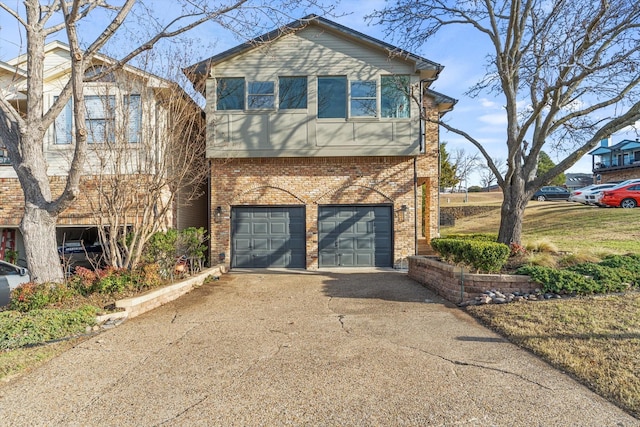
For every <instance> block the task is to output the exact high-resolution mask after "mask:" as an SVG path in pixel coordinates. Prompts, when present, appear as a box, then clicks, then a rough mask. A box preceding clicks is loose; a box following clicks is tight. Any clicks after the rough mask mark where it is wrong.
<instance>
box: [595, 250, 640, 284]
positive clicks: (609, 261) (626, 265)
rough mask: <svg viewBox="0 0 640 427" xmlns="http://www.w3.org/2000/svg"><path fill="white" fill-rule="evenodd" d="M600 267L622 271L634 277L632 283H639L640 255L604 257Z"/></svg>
mask: <svg viewBox="0 0 640 427" xmlns="http://www.w3.org/2000/svg"><path fill="white" fill-rule="evenodd" d="M599 264H600V265H602V266H604V267H611V268H617V269H624V270H626V271H628V272H629V273H631V274H633V276H634V279H633V281H634V283H639V282H640V255H637V254H627V255H609V256H606V257H605V258H604V259H603V260H602V261H601V262H599Z"/></svg>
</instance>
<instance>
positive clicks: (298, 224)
mask: <svg viewBox="0 0 640 427" xmlns="http://www.w3.org/2000/svg"><path fill="white" fill-rule="evenodd" d="M231 245H232V246H231V267H238V268H266V267H289V268H304V267H305V247H306V245H305V215H304V208H303V207H236V208H233V209H232V210H231Z"/></svg>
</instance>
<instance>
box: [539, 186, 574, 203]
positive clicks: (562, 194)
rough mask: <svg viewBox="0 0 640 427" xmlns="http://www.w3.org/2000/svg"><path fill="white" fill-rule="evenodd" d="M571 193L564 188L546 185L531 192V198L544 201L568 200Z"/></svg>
mask: <svg viewBox="0 0 640 427" xmlns="http://www.w3.org/2000/svg"><path fill="white" fill-rule="evenodd" d="M570 195H571V193H569V191H568V190H567V189H566V188H563V187H557V186H555V185H548V186H545V187H542V188H540V189H539V190H538V191H536V192H535V193H533V197H532V198H531V199H532V200H537V201H539V202H544V201H545V200H569V196H570Z"/></svg>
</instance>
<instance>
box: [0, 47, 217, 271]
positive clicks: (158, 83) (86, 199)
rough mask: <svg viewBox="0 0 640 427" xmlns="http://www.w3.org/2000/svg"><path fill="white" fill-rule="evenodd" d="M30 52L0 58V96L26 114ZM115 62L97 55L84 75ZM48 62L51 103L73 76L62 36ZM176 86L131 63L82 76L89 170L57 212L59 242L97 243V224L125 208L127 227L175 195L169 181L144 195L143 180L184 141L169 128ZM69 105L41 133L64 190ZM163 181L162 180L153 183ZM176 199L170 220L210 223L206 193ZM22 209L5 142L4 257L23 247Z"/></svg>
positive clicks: (70, 148) (0, 160) (0, 170)
mask: <svg viewBox="0 0 640 427" xmlns="http://www.w3.org/2000/svg"><path fill="white" fill-rule="evenodd" d="M26 60H27V57H26V55H22V56H19V57H17V58H14V59H12V60H10V61H7V62H0V96H3V97H4V98H5V99H6V100H8V101H9V102H10V103H11V105H12V106H13V107H14V108H15V109H16V110H17V111H18V112H20V113H21V114H24V112H25V109H26V90H27V88H26V68H25V67H26ZM111 63H112V59H111V58H109V57H106V56H104V55H96V56H95V57H94V59H93V61H92V63H91V64H90V65H89V66H87V68H86V71H85V75H86V76H87V77H90V76H94V75H96V73H98V72H100V71H101V70H103V69H104V68H103V67H105V66H107V65H109V64H111ZM43 66H44V99H43V102H44V108H45V111H46V110H47V109H48V108H49V107H50V106H51V105H52V103H53V102H54V101H55V99H56V98H57V97H58V95H59V94H60V93H61V91H62V88H63V87H64V86H65V84H66V83H67V82H68V80H69V78H70V73H71V62H70V50H69V47H68V45H66V44H64V43H61V42H58V41H54V42H51V43H48V44H47V45H46V46H45V57H44V63H43ZM176 88H177V85H175V84H174V83H172V82H169V81H167V80H164V79H161V78H159V77H157V76H155V75H153V74H150V73H148V72H145V71H143V70H140V69H138V68H135V67H131V66H125V67H124V68H122V69H121V70H119V71H115V72H112V73H109V74H106V75H104V76H103V77H101V78H100V79H99V80H98V81H95V82H86V83H85V84H84V100H85V105H86V116H85V125H86V129H87V132H88V135H87V156H86V163H85V167H84V177H83V179H82V182H81V193H80V195H79V196H78V198H77V200H76V201H75V203H74V204H73V206H71V207H70V208H69V209H67V210H66V211H65V212H63V213H62V214H61V215H60V216H59V223H58V227H57V228H58V244H59V245H62V244H63V243H64V244H69V243H70V242H72V243H77V242H78V241H82V242H83V243H84V244H85V245H90V244H93V243H95V242H96V240H97V238H98V232H97V226H101V227H106V228H109V227H112V226H115V225H116V224H112V223H111V222H109V221H110V220H111V219H112V218H113V217H114V215H119V223H118V226H120V227H127V226H129V225H131V224H133V223H136V221H139V220H140V218H141V216H142V215H149V213H148V212H149V211H152V212H158V211H160V210H161V209H162V204H163V200H169V199H170V198H169V197H168V196H167V194H168V193H167V192H168V191H171V189H170V188H167V189H166V191H167V192H165V193H163V195H162V197H160V198H159V200H151V201H150V200H145V197H147V198H148V197H149V195H150V193H149V191H148V187H145V184H150V182H151V180H150V179H149V177H151V176H154V177H155V176H156V175H157V174H161V173H165V172H166V171H167V170H168V168H167V166H166V165H161V162H162V160H161V159H163V155H164V154H166V152H167V150H170V149H171V146H170V144H176V143H177V144H182V143H184V141H180V140H179V138H178V139H176V138H174V139H171V138H172V136H171V135H170V132H171V130H172V127H174V126H177V125H175V123H174V122H175V117H172V115H174V114H176V107H175V106H176V105H178V103H177V102H173V103H172V102H171V100H172V99H175V94H176ZM181 105H182V107H184V109H186V110H188V111H187V113H186V114H194V115H195V116H196V117H200V116H201V115H202V114H203V112H202V110H201V108H200V107H198V106H197V105H196V104H195V103H194V102H193V101H191V100H190V99H188V98H187V97H185V98H184V102H182V104H181ZM71 108H72V101H71V100H70V101H69V103H68V104H66V106H65V108H64V109H63V111H62V112H61V113H60V114H59V115H58V117H57V118H56V120H55V122H54V124H53V125H52V126H51V127H50V129H48V131H47V133H46V135H45V138H44V140H43V141H42V150H43V153H44V155H45V159H46V163H47V166H48V169H47V174H48V175H49V179H50V183H51V186H52V191H53V192H54V193H56V192H57V193H58V194H59V193H60V192H61V191H62V190H63V188H64V185H65V181H66V175H67V174H68V170H69V167H70V163H71V159H72V156H73V153H74V148H75V137H74V126H73V125H74V123H73V120H74V118H73V114H72V110H71ZM183 113H184V112H183ZM201 127H202V126H201ZM0 145H1V142H0ZM164 157H166V156H164ZM165 163H166V162H165ZM157 182H160V181H159V180H155V181H154V182H153V183H151V184H150V185H155V184H156V183H157ZM167 187H169V186H168V185H167ZM205 187H206V182H205ZM186 193H187V191H185V192H184V194H186ZM164 197H166V199H164ZM107 199H109V200H107ZM177 199H179V202H173V203H172V204H171V206H169V211H170V212H169V215H167V216H166V217H165V222H166V224H165V226H166V227H178V228H185V227H188V226H203V227H206V226H207V222H208V220H207V218H208V214H207V199H208V197H206V196H203V197H201V198H200V199H199V200H197V199H196V200H191V201H190V202H189V203H188V204H189V205H190V206H185V205H186V204H187V203H186V201H185V200H182V199H184V197H182V198H181V195H178V198H177ZM23 212H24V198H23V194H22V190H21V187H20V183H19V182H18V179H17V175H16V173H15V171H14V169H13V167H12V166H11V163H10V159H9V158H8V153H7V150H6V149H5V147H0V239H1V240H0V259H3V258H4V257H5V256H6V252H7V250H9V249H11V250H17V251H18V252H19V253H22V251H23V245H22V238H21V236H20V232H19V224H20V221H21V219H22V215H23Z"/></svg>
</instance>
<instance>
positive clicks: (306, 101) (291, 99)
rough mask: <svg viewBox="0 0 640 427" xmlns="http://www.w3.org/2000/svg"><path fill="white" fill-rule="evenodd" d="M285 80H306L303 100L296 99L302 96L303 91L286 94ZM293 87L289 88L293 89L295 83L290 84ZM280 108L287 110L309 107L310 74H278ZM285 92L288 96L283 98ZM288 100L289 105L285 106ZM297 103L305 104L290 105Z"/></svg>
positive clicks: (280, 109)
mask: <svg viewBox="0 0 640 427" xmlns="http://www.w3.org/2000/svg"><path fill="white" fill-rule="evenodd" d="M283 80H290V81H292V82H293V81H300V82H304V99H303V100H302V101H296V99H297V98H298V97H300V98H302V95H301V93H300V94H293V96H288V95H287V94H285V91H284V90H283V88H284V87H285V85H283ZM290 87H291V88H293V89H289V91H293V90H294V89H295V84H292V85H291V86H290ZM277 91H278V110H279V111H287V110H292V111H295V110H307V109H308V108H309V78H308V76H278V89H277ZM283 94H285V96H286V98H285V99H283ZM284 102H287V106H286V107H283V103H284ZM294 103H295V105H299V104H304V105H303V106H301V105H300V106H293V107H292V106H289V105H292V104H294Z"/></svg>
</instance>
